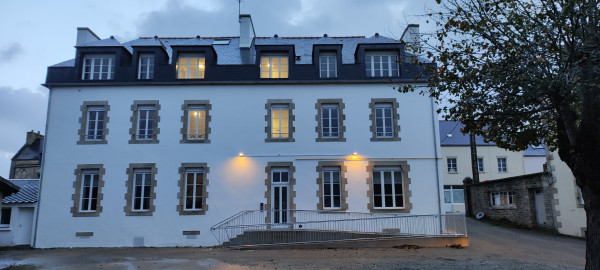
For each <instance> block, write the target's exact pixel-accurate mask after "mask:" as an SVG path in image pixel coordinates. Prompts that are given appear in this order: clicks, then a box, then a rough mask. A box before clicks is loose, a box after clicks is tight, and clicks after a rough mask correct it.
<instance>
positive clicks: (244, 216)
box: [211, 210, 467, 246]
mask: <svg viewBox="0 0 600 270" xmlns="http://www.w3.org/2000/svg"><path fill="white" fill-rule="evenodd" d="M282 221H285V222H282ZM211 232H212V233H213V235H214V236H215V238H216V239H217V241H218V242H219V244H222V243H224V242H229V245H230V246H237V245H269V244H288V243H314V242H330V241H343V240H350V239H377V238H397V237H442V236H443V237H465V236H467V228H466V221H465V216H464V214H463V213H449V214H440V215H405V214H387V213H361V212H344V211H318V210H248V211H242V212H239V213H237V214H235V215H234V216H232V217H230V218H228V219H226V220H224V221H222V222H219V223H218V224H216V225H214V226H213V227H211Z"/></svg>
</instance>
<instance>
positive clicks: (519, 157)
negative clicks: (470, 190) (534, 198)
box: [442, 145, 525, 185]
mask: <svg viewBox="0 0 600 270" xmlns="http://www.w3.org/2000/svg"><path fill="white" fill-rule="evenodd" d="M442 155H443V156H442V157H443V162H442V171H443V172H444V185H462V184H463V182H462V181H463V179H465V177H467V176H468V177H473V173H472V170H471V148H470V147H469V146H468V145H467V146H443V147H442ZM477 156H478V157H483V170H484V172H480V173H479V180H480V181H486V180H495V179H500V178H506V177H512V176H518V175H523V174H525V167H524V161H523V152H522V151H519V152H513V151H508V150H505V149H502V148H499V147H497V146H477ZM449 157H454V158H456V160H457V162H456V166H457V172H456V173H449V172H448V158H449ZM499 157H505V158H506V172H498V160H497V158H499Z"/></svg>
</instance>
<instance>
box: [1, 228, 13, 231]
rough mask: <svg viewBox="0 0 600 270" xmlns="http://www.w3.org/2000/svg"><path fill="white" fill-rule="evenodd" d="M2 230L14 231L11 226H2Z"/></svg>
mask: <svg viewBox="0 0 600 270" xmlns="http://www.w3.org/2000/svg"><path fill="white" fill-rule="evenodd" d="M0 231H12V229H11V228H10V227H0Z"/></svg>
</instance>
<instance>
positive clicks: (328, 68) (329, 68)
mask: <svg viewBox="0 0 600 270" xmlns="http://www.w3.org/2000/svg"><path fill="white" fill-rule="evenodd" d="M319 61H320V68H321V78H335V77H337V73H336V71H337V70H336V69H337V67H336V66H337V63H336V57H335V56H333V55H328V56H321V57H319Z"/></svg>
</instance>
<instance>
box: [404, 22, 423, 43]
mask: <svg viewBox="0 0 600 270" xmlns="http://www.w3.org/2000/svg"><path fill="white" fill-rule="evenodd" d="M400 41H402V42H404V43H406V45H408V46H411V47H414V48H419V47H420V43H421V35H420V34H419V25H418V24H409V25H408V26H407V27H406V29H404V33H402V37H401V38H400Z"/></svg>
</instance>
